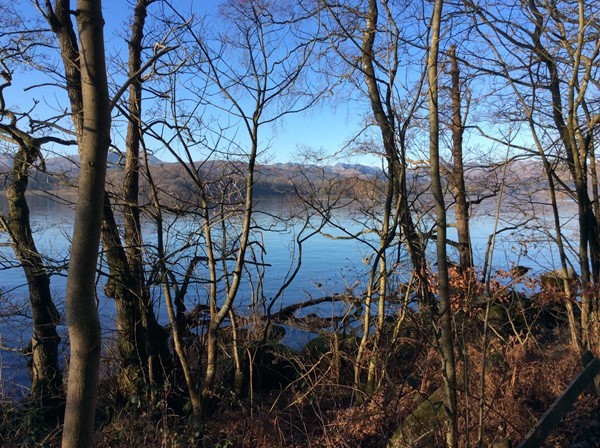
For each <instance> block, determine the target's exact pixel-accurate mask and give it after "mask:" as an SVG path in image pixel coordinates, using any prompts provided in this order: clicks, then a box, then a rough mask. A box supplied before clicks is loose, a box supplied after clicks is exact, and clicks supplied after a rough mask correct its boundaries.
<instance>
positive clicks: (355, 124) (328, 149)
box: [5, 0, 378, 165]
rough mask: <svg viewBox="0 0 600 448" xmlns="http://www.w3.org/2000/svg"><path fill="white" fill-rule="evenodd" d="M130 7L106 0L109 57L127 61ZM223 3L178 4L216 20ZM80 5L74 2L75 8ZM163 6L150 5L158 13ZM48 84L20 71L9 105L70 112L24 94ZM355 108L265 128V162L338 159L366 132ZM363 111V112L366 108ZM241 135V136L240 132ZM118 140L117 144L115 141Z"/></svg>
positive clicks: (299, 116)
mask: <svg viewBox="0 0 600 448" xmlns="http://www.w3.org/2000/svg"><path fill="white" fill-rule="evenodd" d="M130 3H131V2H130V1H123V0H104V2H103V12H104V16H105V21H106V25H105V42H106V48H107V53H108V54H118V55H119V57H120V58H121V59H125V58H126V57H127V55H126V51H127V50H126V46H125V44H124V41H123V36H126V35H127V34H128V33H129V29H128V28H129V20H130V19H129V17H130V16H131V12H132V10H133V6H132V5H131V4H130ZM220 3H222V2H221V1H216V0H212V1H200V0H181V1H179V0H178V1H177V2H176V3H175V4H176V5H177V7H178V8H182V10H183V11H186V10H187V9H188V8H190V7H191V8H193V9H194V11H195V13H196V14H199V15H203V14H208V15H209V16H214V15H215V14H216V13H217V7H218V5H219V4H220ZM74 5H75V2H73V7H74ZM157 7H158V3H155V4H153V5H151V7H150V12H151V13H152V8H157ZM16 8H18V9H19V11H20V13H21V14H22V16H23V17H38V16H39V13H38V12H37V11H36V10H35V7H34V6H33V5H32V4H31V3H30V2H28V1H26V0H24V1H22V2H20V4H17V5H16ZM46 82H48V79H47V78H45V77H44V76H43V75H42V74H40V73H38V72H36V71H34V70H27V71H25V72H21V71H19V70H17V71H16V74H15V76H14V79H13V85H12V86H11V87H10V88H8V89H6V90H5V96H6V99H7V103H8V104H9V105H11V107H13V108H14V109H16V110H21V111H25V110H29V109H30V108H31V107H32V106H33V104H34V100H37V101H38V104H37V106H36V107H35V109H34V112H33V114H34V115H36V116H37V117H39V118H40V119H44V118H45V117H47V116H48V115H56V114H58V113H59V112H58V111H59V110H60V109H63V110H64V109H66V108H67V107H68V100H67V98H66V95H65V94H64V92H63V91H61V89H59V88H57V87H51V86H49V87H42V88H37V89H33V90H29V91H25V88H27V87H29V86H31V85H33V84H38V83H39V84H41V83H46ZM357 107H358V105H357V104H356V103H354V104H352V105H349V104H344V103H339V102H338V103H336V104H335V108H334V107H330V106H328V105H327V104H322V105H319V106H318V107H316V108H312V109H310V110H309V111H307V112H301V113H296V114H292V115H289V116H287V117H284V118H283V119H282V120H281V121H278V122H277V123H276V124H275V125H266V126H265V127H264V128H262V131H261V132H262V134H261V136H262V138H261V141H262V143H263V146H264V145H268V146H269V150H268V153H267V154H266V155H265V157H264V160H269V161H271V162H289V161H297V160H299V157H300V156H299V152H301V151H299V148H305V147H308V148H312V149H314V150H315V151H322V152H323V153H324V154H334V153H336V152H338V151H339V150H340V148H342V147H343V146H344V145H345V143H346V142H347V141H348V140H349V139H351V138H352V137H354V135H355V134H356V132H357V131H358V129H360V128H361V127H362V122H363V120H364V110H360V109H357ZM361 107H362V106H361ZM238 134H242V135H243V132H242V131H240V132H239V133H238ZM114 139H118V136H117V135H115V137H114ZM51 151H57V152H59V153H67V154H68V153H74V152H76V149H75V148H73V147H68V148H57V147H54V148H51ZM158 156H159V157H160V158H164V159H167V160H169V159H172V157H170V156H169V155H168V154H165V153H159V154H158ZM357 161H358V162H361V163H365V164H370V165H373V164H377V163H378V161H377V159H376V158H374V157H373V158H369V157H360V158H359V159H357Z"/></svg>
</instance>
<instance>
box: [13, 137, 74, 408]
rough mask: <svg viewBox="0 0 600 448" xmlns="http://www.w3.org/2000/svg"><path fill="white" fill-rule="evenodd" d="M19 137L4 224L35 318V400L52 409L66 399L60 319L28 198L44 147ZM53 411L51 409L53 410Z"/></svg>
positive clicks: (32, 389) (26, 138)
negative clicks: (60, 355)
mask: <svg viewBox="0 0 600 448" xmlns="http://www.w3.org/2000/svg"><path fill="white" fill-rule="evenodd" d="M15 133H17V134H19V135H18V137H19V138H18V139H17V141H18V142H19V145H20V146H19V149H18V150H17V153H16V154H15V156H14V158H13V169H12V176H11V183H10V185H9V186H8V188H7V190H6V198H7V200H8V216H7V218H6V219H5V218H2V220H3V223H4V225H5V227H6V230H7V231H8V234H9V235H10V238H11V239H12V241H13V248H14V251H15V254H16V256H17V259H18V260H19V262H20V263H21V266H22V267H23V271H24V272H25V277H26V278H27V286H28V288H29V301H30V304H31V313H32V318H33V335H32V340H31V352H32V360H31V398H32V399H33V401H34V403H35V405H36V406H37V407H47V406H49V407H50V408H53V407H55V406H56V405H58V402H59V401H62V399H63V398H64V392H63V385H62V373H61V370H60V366H59V363H58V345H59V343H60V337H59V336H58V333H57V332H56V325H57V323H58V321H59V319H60V316H59V314H58V311H57V310H56V307H55V305H54V302H53V301H52V294H51V292H50V277H49V276H48V272H47V271H46V267H45V266H44V263H43V260H42V257H41V255H40V254H39V252H38V250H37V247H36V245H35V242H34V240H33V234H32V231H31V225H30V221H29V206H28V204H27V199H26V197H25V192H26V190H27V184H28V179H29V173H28V170H29V168H30V166H31V164H32V163H33V162H34V160H35V159H36V158H38V157H39V156H40V144H39V142H38V141H36V139H34V138H32V137H30V136H29V135H27V134H25V133H22V132H20V131H18V130H17V129H12V132H11V134H12V135H13V136H15ZM49 410H50V409H49Z"/></svg>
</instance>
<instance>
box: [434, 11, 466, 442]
mask: <svg viewBox="0 0 600 448" xmlns="http://www.w3.org/2000/svg"><path fill="white" fill-rule="evenodd" d="M442 6H443V0H436V1H435V3H434V7H433V17H432V20H431V41H430V42H431V43H430V47H429V57H428V61H427V66H428V80H429V92H428V93H429V164H430V168H431V190H432V193H433V198H434V202H435V212H436V220H437V225H436V231H437V240H436V242H437V263H438V283H439V302H440V309H439V314H440V345H441V355H442V363H443V369H442V375H443V377H444V392H445V405H446V410H447V412H448V417H449V425H448V433H447V438H446V444H447V446H449V447H455V446H457V443H458V442H457V436H458V434H457V400H456V366H455V360H454V333H453V330H452V313H451V309H450V288H449V282H448V261H447V254H446V241H447V238H446V206H445V203H444V192H443V188H442V182H441V176H440V142H439V140H440V127H439V108H438V52H439V38H440V27H441V17H442Z"/></svg>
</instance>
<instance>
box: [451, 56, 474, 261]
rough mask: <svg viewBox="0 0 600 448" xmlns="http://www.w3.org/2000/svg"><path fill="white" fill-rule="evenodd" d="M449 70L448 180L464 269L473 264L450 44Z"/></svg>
mask: <svg viewBox="0 0 600 448" xmlns="http://www.w3.org/2000/svg"><path fill="white" fill-rule="evenodd" d="M449 57H450V63H451V68H450V74H451V77H452V86H451V88H450V89H451V91H450V96H451V99H452V157H453V162H454V171H453V173H452V175H451V176H450V178H449V179H448V182H449V184H450V188H451V190H452V194H453V195H454V200H455V201H456V202H455V204H454V214H455V216H456V234H457V236H458V254H459V267H460V270H461V271H463V272H464V271H466V270H467V269H469V268H472V267H473V252H472V250H471V235H470V231H469V203H468V202H467V191H466V186H465V169H464V165H463V129H464V128H463V123H462V118H461V111H460V108H461V99H460V70H459V68H458V62H457V60H456V47H454V46H453V47H451V48H450V51H449Z"/></svg>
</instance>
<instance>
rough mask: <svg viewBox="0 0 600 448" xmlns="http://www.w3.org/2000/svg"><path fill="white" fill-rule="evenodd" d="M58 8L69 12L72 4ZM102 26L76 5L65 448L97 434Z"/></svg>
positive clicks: (105, 128) (91, 6)
mask: <svg viewBox="0 0 600 448" xmlns="http://www.w3.org/2000/svg"><path fill="white" fill-rule="evenodd" d="M60 3H62V4H63V5H64V3H66V5H67V6H68V2H60ZM103 24H104V19H103V17H102V5H101V1H100V0H79V1H78V2H77V26H78V31H79V42H80V47H81V50H80V55H79V70H80V73H81V99H82V112H83V126H82V129H81V134H80V136H79V144H80V147H79V154H80V158H81V171H80V174H79V193H78V199H77V211H76V215H75V223H74V225H73V242H72V246H71V259H70V262H69V274H68V277H67V293H66V308H67V323H68V327H69V339H70V345H71V358H70V364H69V381H68V389H67V407H66V411H65V423H64V429H63V438H62V446H63V447H64V448H70V447H73V448H75V447H77V448H81V447H88V446H91V445H92V439H93V434H94V416H95V409H96V398H97V386H98V375H99V365H100V354H101V332H100V320H99V318H98V311H97V308H96V290H95V278H96V264H97V262H98V247H99V243H100V231H101V225H102V208H103V203H104V186H105V177H106V158H107V153H108V147H109V144H110V124H111V117H110V100H109V96H108V84H107V78H106V64H105V53H104V34H103Z"/></svg>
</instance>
